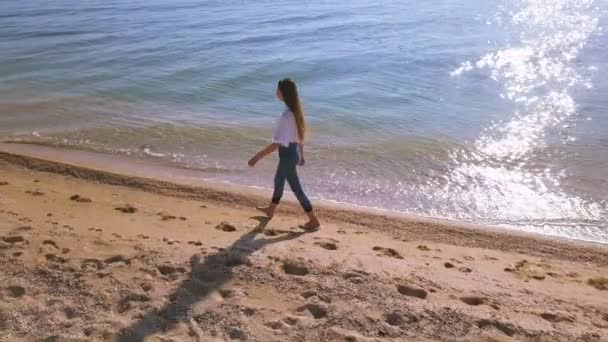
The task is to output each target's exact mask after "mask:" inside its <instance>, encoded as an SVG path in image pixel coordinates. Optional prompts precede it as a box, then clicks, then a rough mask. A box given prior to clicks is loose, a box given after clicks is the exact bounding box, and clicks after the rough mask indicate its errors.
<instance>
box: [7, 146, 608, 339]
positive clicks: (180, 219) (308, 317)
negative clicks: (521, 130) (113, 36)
mask: <svg viewBox="0 0 608 342" xmlns="http://www.w3.org/2000/svg"><path fill="white" fill-rule="evenodd" d="M0 170H1V172H0V270H1V271H0V341H21V340H23V341H35V340H40V339H42V340H45V341H144V340H145V341H225V340H228V341H230V340H243V341H245V340H247V341H574V340H580V341H605V340H606V338H607V337H606V336H608V247H606V246H604V245H598V244H591V243H582V242H574V241H566V240H559V239H550V238H546V237H542V236H535V235H526V234H515V233H512V232H506V231H502V230H498V229H493V228H490V227H474V226H467V225H463V224H456V223H450V222H444V221H435V220H429V219H422V218H414V217H404V216H394V215H388V214H386V213H384V214H383V213H376V212H369V211H362V210H354V209H349V208H341V207H337V206H330V205H323V204H322V205H320V206H319V214H320V217H321V218H322V219H323V221H324V225H323V227H322V229H321V230H320V231H318V232H314V233H307V232H303V231H301V230H300V229H298V228H297V225H298V224H299V223H302V220H303V219H304V217H303V216H302V215H301V214H300V212H299V209H298V208H297V207H296V206H295V205H294V204H293V203H286V205H284V206H283V207H282V210H281V211H280V212H279V213H277V215H276V216H275V217H274V218H273V219H272V220H271V221H268V220H267V219H265V218H263V217H260V216H259V213H257V212H256V211H255V210H254V209H253V205H255V204H256V203H260V202H263V200H264V197H263V196H262V194H260V193H259V192H253V191H250V192H248V191H241V190H239V189H233V188H226V187H222V186H217V185H216V186H211V185H209V186H192V185H187V184H183V183H179V182H178V183H172V182H168V181H166V180H155V179H150V178H143V177H141V176H137V175H132V174H131V175H125V174H120V173H115V172H114V173H110V172H107V171H104V170H100V169H99V168H97V169H94V168H86V167H83V165H78V166H75V165H70V164H62V163H57V162H52V161H47V160H42V159H36V158H32V157H28V156H23V155H17V154H10V153H5V152H0ZM266 195H267V194H266Z"/></svg>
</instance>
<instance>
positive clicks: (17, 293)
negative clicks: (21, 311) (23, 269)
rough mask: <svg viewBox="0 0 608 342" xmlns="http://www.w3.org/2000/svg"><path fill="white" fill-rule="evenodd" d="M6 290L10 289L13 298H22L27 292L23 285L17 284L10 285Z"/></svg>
mask: <svg viewBox="0 0 608 342" xmlns="http://www.w3.org/2000/svg"><path fill="white" fill-rule="evenodd" d="M6 290H7V291H8V295H9V296H10V297H13V298H21V297H23V296H25V292H26V291H25V288H24V287H23V286H17V285H13V286H9V287H7V288H6Z"/></svg>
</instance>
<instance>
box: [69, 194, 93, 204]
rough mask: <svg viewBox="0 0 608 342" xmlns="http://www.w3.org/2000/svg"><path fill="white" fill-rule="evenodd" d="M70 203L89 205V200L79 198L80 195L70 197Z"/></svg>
mask: <svg viewBox="0 0 608 342" xmlns="http://www.w3.org/2000/svg"><path fill="white" fill-rule="evenodd" d="M70 201H74V202H78V203H91V202H92V201H91V199H90V198H87V197H81V196H80V195H73V196H71V197H70Z"/></svg>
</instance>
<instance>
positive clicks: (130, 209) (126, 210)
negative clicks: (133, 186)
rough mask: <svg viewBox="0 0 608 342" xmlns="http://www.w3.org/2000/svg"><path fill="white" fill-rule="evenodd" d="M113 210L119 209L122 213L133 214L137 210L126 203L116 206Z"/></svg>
mask: <svg viewBox="0 0 608 342" xmlns="http://www.w3.org/2000/svg"><path fill="white" fill-rule="evenodd" d="M114 210H117V211H120V212H121V213H124V214H134V213H136V212H137V208H135V207H133V206H131V205H128V204H127V205H125V206H122V207H116V208H114Z"/></svg>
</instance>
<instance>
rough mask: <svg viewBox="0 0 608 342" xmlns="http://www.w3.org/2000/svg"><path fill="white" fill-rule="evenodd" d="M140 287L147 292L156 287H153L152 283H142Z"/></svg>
mask: <svg viewBox="0 0 608 342" xmlns="http://www.w3.org/2000/svg"><path fill="white" fill-rule="evenodd" d="M139 287H141V289H142V290H144V291H145V292H150V291H152V290H153V289H154V287H152V284H150V283H141V284H140V285H139Z"/></svg>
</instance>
